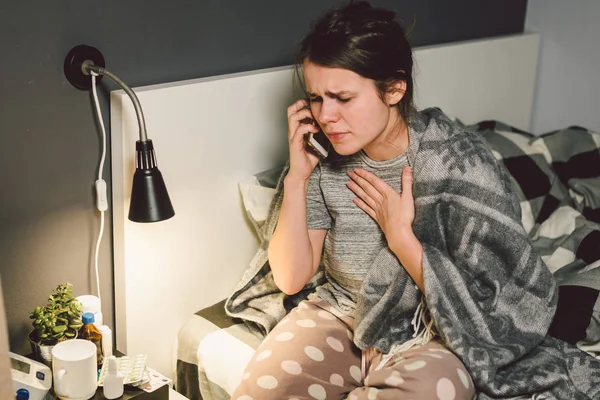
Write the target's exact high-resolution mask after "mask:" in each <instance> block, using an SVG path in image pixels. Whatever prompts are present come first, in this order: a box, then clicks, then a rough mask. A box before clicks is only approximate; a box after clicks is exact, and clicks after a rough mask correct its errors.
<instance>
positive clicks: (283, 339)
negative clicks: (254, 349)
mask: <svg viewBox="0 0 600 400" xmlns="http://www.w3.org/2000/svg"><path fill="white" fill-rule="evenodd" d="M293 338H294V334H293V333H292V332H283V333H280V334H279V335H277V337H275V340H277V341H278V342H287V341H288V340H292V339H293Z"/></svg>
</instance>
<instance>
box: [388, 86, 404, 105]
mask: <svg viewBox="0 0 600 400" xmlns="http://www.w3.org/2000/svg"><path fill="white" fill-rule="evenodd" d="M404 93H406V81H396V82H394V83H392V84H391V85H390V87H389V89H388V92H387V94H386V99H387V103H388V105H389V106H395V105H396V104H398V103H399V102H400V100H402V98H403V97H404Z"/></svg>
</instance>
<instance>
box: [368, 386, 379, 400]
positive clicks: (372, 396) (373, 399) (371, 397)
mask: <svg viewBox="0 0 600 400" xmlns="http://www.w3.org/2000/svg"><path fill="white" fill-rule="evenodd" d="M377 393H379V389H377V388H370V389H369V392H368V393H367V399H368V400H377Z"/></svg>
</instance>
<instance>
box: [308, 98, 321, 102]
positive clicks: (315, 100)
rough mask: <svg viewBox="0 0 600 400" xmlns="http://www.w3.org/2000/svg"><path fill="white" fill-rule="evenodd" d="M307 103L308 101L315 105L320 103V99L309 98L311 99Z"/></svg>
mask: <svg viewBox="0 0 600 400" xmlns="http://www.w3.org/2000/svg"><path fill="white" fill-rule="evenodd" d="M309 101H310V102H311V103H317V102H319V101H321V97H311V98H310V99H309Z"/></svg>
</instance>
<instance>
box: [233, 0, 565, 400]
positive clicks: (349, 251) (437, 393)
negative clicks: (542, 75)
mask: <svg viewBox="0 0 600 400" xmlns="http://www.w3.org/2000/svg"><path fill="white" fill-rule="evenodd" d="M300 67H301V68H302V71H303V75H304V82H305V88H306V92H307V95H308V98H307V99H302V100H299V101H297V102H295V103H294V104H292V105H291V106H290V107H289V108H288V124H289V129H288V138H289V152H290V162H289V169H288V170H287V173H286V175H285V178H284V180H283V185H282V187H280V190H282V194H283V195H282V199H281V203H280V209H278V210H277V211H278V215H276V216H274V217H273V218H277V220H276V227H275V229H274V232H273V233H272V237H271V238H270V241H268V249H267V254H268V263H265V265H267V266H268V267H270V271H271V273H272V280H274V282H275V284H276V285H277V288H278V289H279V290H280V291H281V292H283V293H285V294H286V295H288V296H290V297H289V299H297V298H298V297H294V296H297V295H296V294H297V293H299V292H300V291H301V290H302V289H303V288H306V287H307V286H306V285H307V284H309V283H310V282H314V279H315V276H316V275H318V271H319V266H320V264H321V261H322V264H323V265H324V271H325V272H324V277H325V279H324V280H322V281H319V282H318V283H317V284H315V285H313V286H316V287H315V289H316V290H315V291H314V292H313V293H311V295H310V296H309V297H308V299H305V300H302V301H299V302H296V304H298V305H297V307H295V308H294V309H293V310H292V311H291V312H289V313H288V314H287V316H285V318H283V319H281V320H280V318H277V317H274V316H273V315H274V314H273V312H271V311H272V310H274V309H275V308H274V307H272V303H268V304H267V303H260V301H261V300H260V299H259V298H263V299H266V298H267V297H268V296H267V295H265V296H263V297H260V296H258V295H256V296H254V298H252V296H250V297H246V300H243V301H242V300H240V299H241V298H242V297H243V296H242V297H240V296H238V297H237V298H236V297H235V296H233V297H232V298H230V299H229V300H228V304H227V311H228V313H229V314H230V315H232V316H238V317H242V318H245V319H247V320H250V321H252V322H257V323H259V324H260V320H261V318H264V319H266V320H268V321H274V323H273V324H272V325H274V326H270V327H268V328H267V329H266V331H269V330H270V332H269V334H268V336H267V337H266V338H265V340H264V341H263V342H262V344H261V345H260V347H259V348H258V349H257V351H256V355H255V357H254V358H253V359H252V360H251V361H250V363H249V365H248V366H247V367H246V372H245V374H244V376H243V380H242V383H241V384H240V385H239V387H238V388H237V390H236V391H235V393H234V394H233V396H232V399H234V400H251V399H254V400H263V399H340V398H348V399H355V400H359V399H360V400H362V399H371V400H374V399H378V400H383V399H410V398H412V399H419V400H427V399H472V398H473V397H474V396H475V387H474V386H475V385H478V387H477V389H478V390H479V389H481V390H483V391H487V392H489V393H490V394H492V395H495V394H497V393H500V392H502V391H503V390H504V391H506V390H505V387H504V386H503V383H502V382H500V383H497V382H496V381H495V380H494V373H495V371H496V369H495V368H496V365H509V364H510V363H512V362H514V361H515V360H516V359H518V358H519V357H521V356H522V355H523V354H525V353H526V352H527V351H528V350H529V349H530V348H532V347H533V346H534V345H535V344H537V343H538V342H539V341H540V340H541V339H540V338H543V337H544V335H545V334H546V331H547V328H548V325H549V323H550V321H551V318H552V315H553V312H554V307H555V303H556V293H555V292H556V290H555V285H554V283H553V280H552V276H551V274H550V273H549V271H548V270H547V268H545V267H544V266H543V264H542V263H541V262H540V260H539V257H537V256H536V255H535V254H533V255H531V256H530V257H529V258H527V257H525V256H523V254H530V252H529V250H528V249H529V247H528V246H529V244H528V243H529V242H528V241H527V238H526V234H525V233H524V231H523V229H522V227H521V226H520V223H519V206H518V202H517V201H516V200H515V196H514V195H513V194H512V189H511V187H510V181H509V178H508V174H507V173H506V171H504V170H503V169H502V167H500V166H499V165H498V163H497V162H496V161H495V159H494V158H493V156H492V155H491V153H490V151H489V150H488V149H487V147H486V146H485V143H484V141H483V140H482V139H481V138H477V137H476V135H473V134H466V133H463V132H462V131H461V130H460V129H459V128H458V127H457V126H456V125H454V124H453V123H452V122H451V121H450V120H449V119H448V118H447V117H446V116H445V115H443V113H441V111H440V110H438V109H428V110H423V111H420V112H417V111H416V110H415V108H414V106H413V78H412V75H413V59H412V51H411V47H410V45H409V43H408V41H407V39H406V37H405V32H404V30H403V28H402V26H401V25H400V24H399V23H398V22H396V21H395V20H394V13H392V12H390V11H387V10H382V9H377V8H373V7H371V6H370V5H369V4H367V3H364V2H353V3H350V4H349V5H347V6H345V7H343V8H341V9H339V10H335V11H332V12H329V13H327V14H326V15H325V16H323V17H322V18H321V19H319V20H318V21H317V22H316V24H315V25H314V26H313V27H312V30H311V31H310V33H309V34H308V35H307V36H306V37H305V39H304V40H303V41H302V44H301V48H300V52H299V55H298V68H300ZM319 130H322V131H323V132H324V133H325V135H326V136H327V138H328V140H329V142H330V145H331V148H330V154H329V156H327V157H326V158H325V159H323V160H320V159H319V158H318V157H317V156H316V155H315V153H313V152H312V151H311V150H309V149H308V148H307V146H306V135H307V134H310V133H316V132H318V131H319ZM413 168H414V172H413ZM413 174H414V181H415V185H416V186H415V187H414V188H413ZM413 191H414V192H415V196H414V197H413ZM417 195H418V196H417ZM415 197H417V202H415ZM512 268H515V270H512ZM517 269H518V270H519V271H520V272H519V274H522V275H520V277H521V278H524V279H525V280H526V278H527V277H529V276H530V275H531V276H535V282H533V283H528V282H525V283H523V282H519V283H518V284H517V283H514V282H513V279H515V277H517V278H519V274H515V273H514V271H516V270H517ZM490 271H497V272H490ZM251 275H252V274H250V275H249V277H251ZM257 276H258V275H257ZM269 276H270V275H269ZM261 279H262V278H261ZM260 282H263V281H260V280H259V278H257V277H254V278H252V279H246V281H245V282H244V284H242V285H240V286H239V288H242V289H240V290H239V292H240V293H242V292H244V293H253V294H256V293H259V292H260V291H261V290H262V292H264V293H267V294H268V295H271V294H272V293H273V290H271V289H270V288H268V285H267V284H266V283H265V284H259V283H260ZM264 282H266V281H264ZM504 294H506V295H507V296H510V298H511V300H510V301H513V303H512V304H511V307H512V308H508V307H505V302H504V298H503V297H502V296H501V295H504ZM494 296H497V297H496V298H495V297H494ZM257 299H259V300H257ZM278 299H280V300H281V299H282V298H281V297H278ZM289 299H288V300H281V302H282V303H283V302H287V303H288V305H289V303H290V302H291V303H293V301H292V300H289ZM515 299H516V300H515ZM242 306H243V307H245V311H244V312H237V311H236V309H239V308H240V307H242ZM261 307H264V309H265V310H271V311H265V312H263V313H262V314H261V316H258V317H257V316H255V315H254V314H252V313H255V312H257V310H259V309H260V308H261ZM282 309H283V307H281V308H280V310H282ZM244 313H246V314H244ZM509 321H513V322H514V323H511V322H509ZM523 321H526V322H527V323H530V324H531V326H528V327H527V329H524V328H523V325H524V324H522V322H523ZM269 323H270V322H267V323H264V324H263V325H264V326H267V325H269ZM434 324H435V330H436V331H438V332H439V335H436V332H435V331H434ZM502 324H504V325H502ZM490 327H492V328H493V327H498V329H499V330H498V331H496V330H495V329H491V328H490ZM271 328H272V329H271ZM500 328H501V329H500ZM523 330H525V331H527V332H522V331H523ZM502 335H503V336H502ZM450 341H451V342H452V346H450V345H449V343H450ZM515 343H516V346H515ZM511 346H512V347H511ZM505 349H508V350H506V351H505ZM494 351H496V352H497V354H493V357H492V355H490V354H491V353H492V352H494ZM494 357H495V358H494ZM492 358H494V359H493V360H492ZM463 362H464V364H463ZM465 364H467V366H468V367H469V368H468V369H467V368H466V367H465ZM474 381H475V383H474ZM516 386H518V385H516ZM516 390H520V389H519V388H517V389H516Z"/></svg>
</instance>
